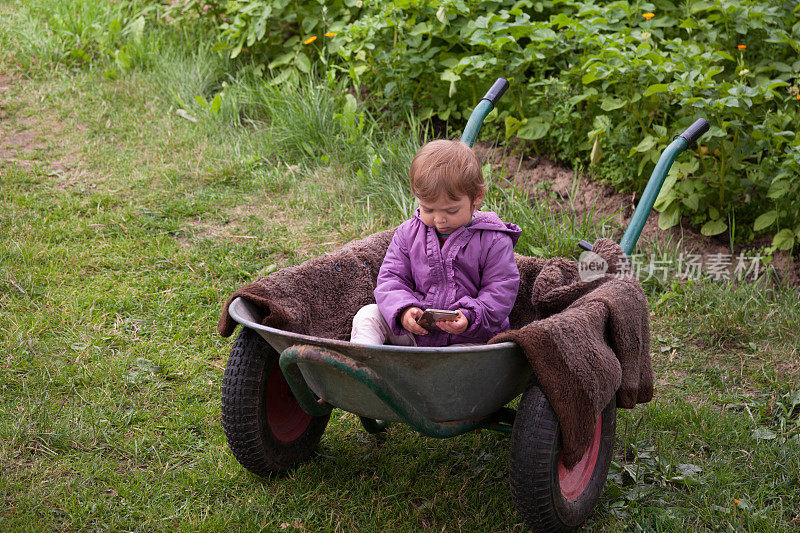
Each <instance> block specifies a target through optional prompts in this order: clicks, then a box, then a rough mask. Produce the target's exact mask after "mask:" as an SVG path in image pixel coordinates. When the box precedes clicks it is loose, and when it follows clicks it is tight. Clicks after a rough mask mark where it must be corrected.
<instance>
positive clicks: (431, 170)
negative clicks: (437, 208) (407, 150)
mask: <svg viewBox="0 0 800 533" xmlns="http://www.w3.org/2000/svg"><path fill="white" fill-rule="evenodd" d="M410 177H411V192H412V193H414V196H416V197H417V198H419V199H420V200H422V201H427V202H435V201H436V200H438V199H439V197H440V196H441V195H442V194H447V196H449V197H450V199H451V200H458V199H459V198H460V197H461V196H463V195H467V196H468V197H469V199H470V201H474V200H475V199H476V198H478V196H481V195H482V194H484V193H485V192H486V185H485V184H484V182H483V171H482V170H481V165H480V163H478V158H477V157H476V156H475V152H473V151H472V148H470V147H469V146H467V145H466V144H464V143H462V142H460V141H448V140H444V139H442V140H438V141H431V142H429V143H428V144H426V145H425V146H423V147H422V148H421V149H420V151H419V152H417V155H415V156H414V159H413V161H411V171H410Z"/></svg>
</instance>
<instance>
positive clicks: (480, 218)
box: [414, 208, 522, 245]
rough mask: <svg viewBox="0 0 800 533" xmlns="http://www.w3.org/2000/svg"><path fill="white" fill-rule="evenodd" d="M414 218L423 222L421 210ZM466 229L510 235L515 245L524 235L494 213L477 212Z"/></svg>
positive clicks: (514, 225)
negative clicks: (487, 230) (485, 230)
mask: <svg viewBox="0 0 800 533" xmlns="http://www.w3.org/2000/svg"><path fill="white" fill-rule="evenodd" d="M414 218H417V219H418V220H419V221H420V222H422V219H421V218H420V216H419V208H417V210H416V211H415V212H414ZM466 229H467V230H478V229H490V230H493V231H502V232H503V233H508V235H509V236H510V237H511V242H513V243H514V245H516V244H517V241H518V240H519V236H520V235H521V234H522V230H521V229H520V227H519V226H517V225H516V224H512V223H510V222H503V221H502V220H500V217H499V216H497V214H496V213H495V212H494V211H475V217H474V218H473V219H472V223H471V224H470V225H469V227H467V228H466Z"/></svg>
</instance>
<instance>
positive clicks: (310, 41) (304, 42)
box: [303, 35, 317, 44]
mask: <svg viewBox="0 0 800 533" xmlns="http://www.w3.org/2000/svg"><path fill="white" fill-rule="evenodd" d="M316 40H317V36H316V35H312V36H311V37H309V38H308V39H306V40H305V41H303V44H311V43H313V42H314V41H316Z"/></svg>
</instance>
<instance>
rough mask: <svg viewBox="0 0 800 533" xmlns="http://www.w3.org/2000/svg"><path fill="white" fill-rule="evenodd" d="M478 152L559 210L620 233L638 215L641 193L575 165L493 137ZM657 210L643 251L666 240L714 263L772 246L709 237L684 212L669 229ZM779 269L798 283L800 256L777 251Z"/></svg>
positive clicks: (645, 235) (649, 223) (646, 230)
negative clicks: (497, 143)
mask: <svg viewBox="0 0 800 533" xmlns="http://www.w3.org/2000/svg"><path fill="white" fill-rule="evenodd" d="M474 149H475V152H476V154H477V155H478V157H479V159H481V161H484V162H485V161H490V162H491V163H492V165H493V166H494V167H495V168H498V167H499V168H502V169H503V173H504V174H505V175H506V178H507V179H508V180H509V181H511V182H512V183H514V184H515V185H516V186H518V187H519V188H520V189H521V190H523V191H525V192H526V193H527V194H528V195H529V196H530V198H531V199H532V200H533V201H537V202H548V203H550V205H551V206H552V208H553V209H556V210H558V211H559V212H564V211H572V212H573V213H574V215H575V217H577V218H580V219H582V218H584V217H587V216H590V217H591V218H592V219H594V220H596V221H597V222H598V223H601V221H603V220H607V221H610V224H611V226H612V227H613V228H616V229H615V231H614V233H613V235H614V238H615V239H617V240H618V239H620V238H621V237H622V233H623V231H624V228H625V227H627V225H628V223H629V222H630V220H631V217H632V216H633V212H634V209H635V207H636V201H637V200H638V198H637V197H636V196H635V195H632V194H630V193H627V194H625V193H620V192H618V191H617V190H615V189H614V188H613V187H611V186H609V185H607V184H604V183H601V182H598V181H594V180H592V179H591V177H589V176H587V175H585V174H584V175H577V174H576V172H575V171H574V170H573V169H571V168H570V167H569V166H567V165H564V164H562V163H559V162H557V161H553V160H552V159H548V158H546V157H540V156H530V155H527V154H524V153H512V154H509V153H508V150H507V149H504V148H502V147H500V148H498V147H494V146H493V145H492V144H490V143H476V144H475V147H474ZM658 216H659V213H657V212H656V211H655V210H654V211H653V212H651V213H650V216H649V217H648V219H647V222H646V223H645V226H644V228H643V229H642V234H641V236H640V237H639V241H638V247H637V252H638V253H644V254H650V253H652V252H654V251H655V250H656V249H658V247H660V246H664V245H666V244H670V243H671V244H675V245H678V247H679V249H680V250H681V252H682V253H684V254H685V255H686V256H688V255H689V254H697V255H699V256H700V259H698V260H697V261H699V262H700V264H702V265H704V266H705V265H708V264H710V263H711V262H713V261H719V260H720V258H721V257H725V258H727V259H728V260H729V261H730V262H731V268H733V266H735V265H736V262H737V258H738V256H739V255H740V254H743V255H744V256H746V257H753V256H757V255H759V254H760V253H761V252H760V249H763V247H765V246H768V245H769V244H770V243H771V239H768V240H764V241H761V242H756V243H751V244H750V245H749V246H744V245H742V244H738V243H734V245H733V247H731V245H730V243H729V242H728V239H727V235H723V236H715V237H707V236H705V235H703V234H702V233H700V229H699V228H696V227H692V226H691V224H689V223H688V220H687V219H686V218H684V219H683V220H682V221H681V223H680V224H679V225H678V226H675V227H673V228H670V229H668V230H662V229H661V228H659V227H658ZM770 264H771V265H772V266H773V267H774V269H775V272H776V274H777V275H778V276H779V277H780V278H781V279H785V280H786V281H788V282H789V283H791V284H793V285H797V284H800V262H798V261H796V260H794V258H792V256H791V255H790V254H788V253H786V252H775V253H774V254H773V256H772V262H771V263H770Z"/></svg>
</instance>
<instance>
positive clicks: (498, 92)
mask: <svg viewBox="0 0 800 533" xmlns="http://www.w3.org/2000/svg"><path fill="white" fill-rule="evenodd" d="M506 90H508V80H507V79H505V78H497V81H495V82H494V85H492V86H491V88H490V89H489V90H488V91H487V92H486V95H485V96H484V97H483V98H482V99H481V100H489V101H490V102H491V103H492V105H493V106H494V105H496V104H497V101H498V100H500V98H501V97H502V96H503V95H504V94H505V93H506Z"/></svg>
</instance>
